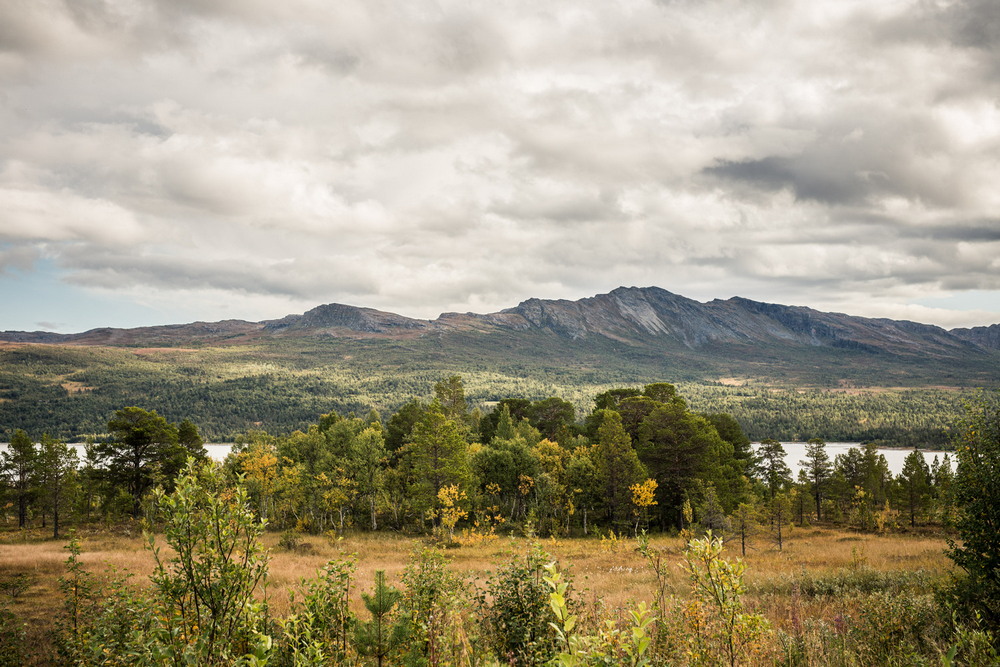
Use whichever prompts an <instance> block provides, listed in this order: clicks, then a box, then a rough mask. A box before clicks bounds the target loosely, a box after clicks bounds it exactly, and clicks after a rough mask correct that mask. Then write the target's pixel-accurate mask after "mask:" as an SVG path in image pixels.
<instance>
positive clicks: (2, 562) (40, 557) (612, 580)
mask: <svg viewBox="0 0 1000 667" xmlns="http://www.w3.org/2000/svg"><path fill="white" fill-rule="evenodd" d="M129 532H131V533H132V534H131V535H129V534H128V533H129ZM78 537H79V540H80V545H81V548H82V554H81V561H82V562H83V564H84V566H85V568H86V569H87V570H88V571H90V572H94V573H110V572H117V573H119V574H121V573H123V572H129V573H132V574H133V575H135V576H134V579H133V580H134V582H135V583H136V584H137V585H138V586H140V587H141V586H144V585H147V582H148V576H149V575H150V573H152V571H153V568H154V561H153V558H152V555H151V552H150V551H149V549H148V548H145V541H144V539H143V537H142V535H141V534H139V531H138V530H132V531H128V530H125V531H122V530H118V531H115V532H114V533H112V532H109V531H106V530H97V529H92V530H87V529H85V530H82V531H80V533H79V535H78ZM0 540H2V542H0V582H3V584H4V591H3V592H2V593H0V595H3V596H4V598H5V601H6V604H7V605H8V608H9V609H10V610H11V611H12V612H14V613H15V615H16V616H17V617H18V618H20V619H22V620H23V621H24V622H26V623H27V642H26V645H27V646H28V647H30V649H31V650H30V653H31V654H32V656H33V660H34V664H46V661H47V660H48V659H49V658H50V657H51V650H52V648H51V647H52V632H53V630H54V628H55V625H54V623H55V619H56V616H57V614H58V612H59V610H60V609H61V608H62V605H63V602H62V597H61V594H60V590H59V578H60V577H61V576H64V574H65V567H64V561H65V560H66V557H67V555H68V554H67V551H66V549H65V548H64V547H65V542H63V541H54V540H47V539H43V537H42V535H41V534H32V533H31V531H27V532H15V531H9V532H5V533H3V534H2V536H0ZM159 541H160V542H162V539H161V540H159ZM295 541H296V542H297V544H295V545H294V546H293V547H292V548H288V545H287V537H286V536H283V535H282V534H280V533H276V532H269V533H265V534H264V536H263V543H264V546H265V547H266V548H267V549H268V551H269V557H270V567H269V571H270V574H269V578H268V584H267V586H266V589H265V590H264V591H263V592H262V593H263V594H264V595H266V597H267V600H268V603H269V613H270V614H271V615H272V616H274V617H276V618H282V617H285V616H287V615H288V614H289V613H290V611H291V606H290V604H289V601H290V599H291V598H292V596H293V595H295V596H296V597H298V598H301V595H302V584H303V581H304V580H307V579H312V578H314V577H316V576H317V573H318V572H319V571H320V568H322V567H323V566H324V565H325V564H326V563H327V562H329V561H331V560H337V559H344V558H353V559H356V564H357V568H356V570H355V572H354V576H353V580H352V582H351V588H352V590H351V595H350V599H351V602H350V605H351V609H352V611H353V612H354V613H355V614H357V615H359V616H361V615H362V614H363V613H364V607H363V604H362V600H361V595H360V594H361V592H365V591H371V590H372V588H373V585H374V582H375V572H376V571H377V570H382V571H385V573H386V580H387V582H388V583H389V584H391V585H395V586H397V587H401V580H400V578H401V575H402V573H403V571H404V569H405V568H406V566H407V564H408V563H409V562H410V561H411V559H412V558H413V556H414V553H415V552H417V551H419V550H420V549H423V548H426V547H428V546H430V545H431V541H430V539H429V538H426V537H424V538H421V537H407V536H403V535H398V534H392V533H357V534H348V535H346V536H341V537H327V536H316V535H302V536H298V537H297V539H296V540H295ZM471 542H474V543H467V544H463V545H461V546H455V547H453V548H448V549H445V550H444V553H445V556H446V558H447V559H448V561H449V565H448V567H449V569H450V570H451V571H452V572H454V573H456V574H458V575H459V576H460V577H461V578H462V579H463V580H464V581H465V582H466V583H465V588H466V590H467V591H470V595H471V591H473V590H474V589H476V588H482V587H483V586H484V585H485V583H486V581H487V579H488V578H489V576H490V574H491V573H492V572H494V571H496V570H497V568H498V567H502V566H504V565H506V564H509V563H510V562H512V561H516V560H518V559H523V558H524V557H525V555H526V554H527V553H528V551H529V549H530V548H531V547H532V545H537V547H540V548H541V549H542V550H543V551H544V552H545V553H546V554H547V557H548V558H551V559H552V560H555V561H558V563H559V566H560V569H561V570H562V571H563V572H566V573H568V574H569V575H570V576H571V577H572V579H573V582H574V583H573V588H574V590H575V597H576V598H577V599H578V600H579V602H580V603H581V604H582V607H581V609H582V610H583V611H582V613H581V616H583V617H587V616H588V615H589V616H591V617H592V618H593V619H595V620H596V619H597V618H599V617H600V618H615V619H619V620H622V619H624V618H626V610H627V609H633V608H635V607H636V605H637V603H639V602H646V603H647V604H649V605H651V604H653V602H654V598H655V596H656V594H657V593H656V592H657V590H658V589H659V588H660V587H661V586H662V587H663V588H664V589H665V592H666V593H667V594H669V595H672V596H676V597H677V598H678V599H681V600H683V599H687V598H688V597H689V596H690V580H689V576H688V574H687V573H686V572H685V571H684V569H683V567H682V564H683V562H684V561H683V556H682V552H683V551H684V547H685V543H684V539H683V538H681V537H678V536H674V537H670V536H655V537H652V538H650V546H651V547H652V550H653V552H654V553H656V554H658V555H659V556H660V557H662V562H663V563H664V565H665V567H664V568H663V569H662V571H661V574H662V575H663V577H662V579H661V580H660V581H658V580H657V576H656V574H655V573H654V571H653V569H652V568H651V566H650V562H649V561H648V560H647V559H646V558H645V557H644V556H643V555H642V554H641V553H640V552H639V550H638V549H637V541H636V540H635V539H633V538H630V537H620V536H613V535H612V536H609V535H603V536H594V537H591V538H566V539H555V538H544V539H541V538H538V539H529V538H525V537H496V538H493V539H481V538H479V539H475V540H471ZM283 545H284V546H283ZM945 549H946V543H945V539H944V537H943V535H941V534H920V533H915V534H885V535H876V534H864V533H857V532H853V531H848V530H843V529H838V528H831V527H821V526H817V527H808V526H807V527H795V528H792V529H791V530H790V531H789V532H788V534H787V535H786V537H785V539H784V541H783V545H782V548H781V550H779V549H778V548H777V546H776V545H775V544H773V543H772V542H771V541H770V540H769V539H768V538H767V537H766V536H765V535H759V536H758V537H757V538H756V539H754V540H752V541H751V542H750V543H749V544H748V546H747V553H746V556H745V557H741V556H740V545H739V542H738V541H731V542H729V543H727V545H726V548H725V551H724V558H725V559H726V560H728V561H731V562H735V561H737V560H738V559H742V561H743V562H745V563H746V566H747V569H746V574H745V593H744V595H743V600H744V604H745V605H746V609H747V610H748V611H750V612H755V613H760V614H762V615H763V616H764V617H765V618H766V619H767V620H768V621H769V622H770V623H771V625H772V627H773V628H774V629H775V630H777V631H779V632H780V633H782V635H783V636H786V637H792V638H794V637H796V636H797V635H803V633H805V632H807V631H808V630H809V628H813V627H816V626H817V624H825V625H826V626H829V627H831V628H836V627H843V625H844V624H845V623H851V622H858V621H864V619H860V618H859V617H860V616H861V615H863V614H864V613H865V606H866V604H865V603H866V600H867V598H866V596H870V595H877V594H880V593H891V594H893V595H899V596H901V597H903V598H906V597H907V596H910V597H914V596H916V597H920V596H924V597H926V596H927V595H928V594H929V593H930V592H932V591H933V590H934V589H935V588H936V587H938V586H940V585H942V584H944V583H946V582H947V581H948V580H949V578H950V575H951V573H952V571H953V568H954V565H953V563H952V562H951V561H950V560H949V559H948V558H947V556H946V555H945ZM14 582H20V590H16V589H17V588H18V586H17V585H15V583H14ZM869 606H870V605H869ZM850 619H854V621H851V620H850ZM774 650H778V649H777V648H774ZM772 658H774V656H773V655H772ZM817 664H821V663H817Z"/></svg>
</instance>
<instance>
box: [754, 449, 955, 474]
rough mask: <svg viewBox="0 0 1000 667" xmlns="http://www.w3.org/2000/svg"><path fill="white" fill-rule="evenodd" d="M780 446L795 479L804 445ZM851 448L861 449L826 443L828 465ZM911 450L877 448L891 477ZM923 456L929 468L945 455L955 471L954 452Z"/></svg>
mask: <svg viewBox="0 0 1000 667" xmlns="http://www.w3.org/2000/svg"><path fill="white" fill-rule="evenodd" d="M759 444H760V443H756V442H755V443H753V447H754V448H755V449H756V447H757V446H758V445H759ZM781 446H782V447H784V448H785V463H787V464H788V467H789V468H791V469H792V479H797V478H798V474H799V469H800V468H801V467H802V466H800V465H799V461H804V460H805V458H806V443H804V442H783V443H781ZM851 447H857V448H858V449H860V448H861V443H860V442H828V443H826V453H827V456H829V457H830V463H833V459H834V458H836V456H837V455H838V454H846V453H847V450H848V449H850V448H851ZM912 451H913V450H912V449H887V448H883V447H879V448H878V453H879V454H881V455H882V456H884V457H885V460H886V462H887V463H888V464H889V470H891V471H892V474H893V475H898V474H899V473H901V472H902V471H903V462H904V461H905V460H906V457H907V456H909V455H910V452H912ZM920 451H921V453H922V454H923V455H924V460H926V461H927V465H928V466H929V465H930V464H931V462H932V461H933V460H934V457H935V456H936V457H938V460H939V461H940V460H941V459H942V458H943V457H944V455H945V454H948V455H949V456H950V457H951V466H952V470H954V469H955V452H942V451H938V450H931V449H922V450H920Z"/></svg>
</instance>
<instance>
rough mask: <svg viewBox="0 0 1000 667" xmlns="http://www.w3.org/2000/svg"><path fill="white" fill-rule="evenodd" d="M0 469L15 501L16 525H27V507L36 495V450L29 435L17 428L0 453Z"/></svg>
mask: <svg viewBox="0 0 1000 667" xmlns="http://www.w3.org/2000/svg"><path fill="white" fill-rule="evenodd" d="M0 470H2V471H3V473H4V476H6V477H7V479H8V480H9V481H8V484H9V485H10V487H11V488H12V490H13V495H14V498H15V500H16V502H17V527H18V528H25V527H27V525H28V507H29V506H30V505H31V501H32V499H33V498H34V497H35V495H36V489H35V484H36V478H37V474H38V450H37V449H35V443H34V442H33V441H32V439H31V437H30V436H29V435H28V434H27V433H25V432H24V431H22V430H21V429H17V430H16V431H14V435H13V436H12V437H11V439H10V444H9V445H8V447H7V451H5V452H3V453H2V455H0Z"/></svg>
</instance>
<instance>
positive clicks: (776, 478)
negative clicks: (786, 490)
mask: <svg viewBox="0 0 1000 667" xmlns="http://www.w3.org/2000/svg"><path fill="white" fill-rule="evenodd" d="M756 458H757V461H756V472H757V477H759V478H760V479H761V480H763V482H764V484H765V485H767V491H768V494H769V496H770V497H771V498H772V499H773V498H774V496H775V494H777V493H778V491H779V490H781V488H782V487H783V486H787V485H788V484H790V483H791V481H792V471H791V469H789V467H788V464H787V463H785V448H784V447H782V446H781V443H780V442H778V441H777V440H772V439H770V438H765V439H764V440H761V441H760V447H759V448H758V449H757V456H756Z"/></svg>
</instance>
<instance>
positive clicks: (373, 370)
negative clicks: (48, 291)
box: [0, 287, 1000, 445]
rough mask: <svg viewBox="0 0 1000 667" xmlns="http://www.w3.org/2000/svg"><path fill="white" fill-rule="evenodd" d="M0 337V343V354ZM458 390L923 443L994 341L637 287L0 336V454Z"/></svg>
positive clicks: (209, 429)
mask: <svg viewBox="0 0 1000 667" xmlns="http://www.w3.org/2000/svg"><path fill="white" fill-rule="evenodd" d="M4 341H6V342H4ZM456 374H457V375H460V376H462V377H463V379H464V381H465V386H466V395H467V397H468V398H469V400H470V401H471V403H472V404H473V405H475V406H479V407H480V408H481V409H484V410H488V409H489V406H490V405H491V404H494V403H495V402H496V401H498V400H500V399H501V398H505V397H520V398H528V399H531V400H537V399H541V398H545V397H548V396H559V397H561V398H564V399H566V400H570V401H572V402H573V404H574V405H575V406H576V408H577V410H578V415H584V414H586V412H587V411H589V410H590V409H591V408H592V401H593V397H594V396H596V395H597V394H598V393H600V392H602V391H606V390H607V389H610V388H613V387H621V386H641V385H642V384H646V383H650V382H672V383H675V384H677V385H678V387H679V388H680V389H682V391H683V392H684V394H685V396H686V397H688V398H689V400H690V401H691V405H692V406H695V407H697V409H699V410H703V411H706V412H720V411H721V412H728V413H730V414H732V415H733V416H734V417H736V418H737V419H738V420H739V421H740V423H741V424H742V425H743V427H744V429H746V431H747V433H748V434H750V435H751V437H755V438H760V437H777V438H786V439H796V438H806V439H807V438H810V437H817V436H819V437H824V438H827V439H838V438H839V439H843V440H853V441H862V440H873V441H879V442H893V443H896V444H905V445H912V444H922V445H926V444H927V443H937V444H942V443H944V442H946V441H947V438H946V436H945V431H946V425H947V424H948V423H950V422H951V420H953V419H955V418H957V417H958V416H959V415H960V413H961V410H962V401H963V400H965V399H966V398H967V397H968V396H969V393H968V391H967V390H975V389H977V388H982V387H985V388H997V387H998V386H1000V326H998V325H993V326H990V327H977V328H973V329H953V330H951V331H947V330H945V329H942V328H940V327H936V326H931V325H927V324H919V323H916V322H907V321H897V320H889V319H872V318H863V317H853V316H850V315H843V314H839V313H825V312H820V311H817V310H814V309H811V308H805V307H799V306H783V305H776V304H770V303H761V302H758V301H751V300H749V299H744V298H731V299H726V300H714V301H709V302H705V303H702V302H698V301H695V300H692V299H688V298H685V297H683V296H679V295H677V294H672V293H670V292H668V291H666V290H663V289H659V288H656V287H646V288H637V287H620V288H618V289H615V290H612V291H611V292H609V293H608V294H601V295H597V296H594V297H590V298H586V299H580V300H578V301H566V300H544V299H528V300H527V301H523V302H522V303H520V304H518V305H517V306H514V307H513V308H508V309H506V310H501V311H500V312H496V313H488V314H476V313H445V314H443V315H441V316H439V317H437V318H436V319H433V320H421V319H413V318H408V317H403V316H401V315H397V314H393V313H387V312H382V311H379V310H374V309H371V308H363V307H357V306H349V305H343V304H336V303H334V304H326V305H322V306H317V307H316V308H313V309H311V310H309V311H307V312H305V313H302V314H299V315H288V316H286V317H283V318H280V319H276V320H266V321H262V322H247V321H243V320H223V321H219V322H194V323H190V324H176V325H170V326H155V327H141V328H133V329H114V328H100V329H92V330H90V331H86V332H83V333H77V334H54V333H46V332H17V331H13V332H11V331H8V332H4V333H0V439H2V438H3V437H4V434H7V435H8V436H9V433H10V432H11V431H12V429H13V428H24V429H25V430H27V431H29V432H31V433H46V432H47V433H50V434H53V435H58V436H59V437H67V438H70V437H82V435H85V434H95V433H97V434H99V433H102V432H103V430H104V428H105V425H106V424H107V421H108V419H109V418H110V416H111V415H112V414H113V413H114V411H115V410H117V409H119V408H121V407H123V406H127V405H137V406H141V407H144V408H147V409H151V408H152V409H157V410H159V411H160V413H161V414H163V415H164V416H166V417H167V418H168V419H171V420H173V421H180V420H182V419H187V418H189V419H191V420H192V421H193V422H194V423H196V424H198V426H199V428H201V429H203V432H204V433H206V434H207V435H209V436H210V437H213V438H216V439H227V438H231V437H235V435H234V434H238V433H243V432H246V431H247V430H248V429H258V428H260V429H264V430H268V431H269V432H277V433H280V432H287V431H290V430H292V429H297V428H306V427H307V426H308V425H309V424H310V423H314V422H315V420H316V419H317V418H318V416H319V415H321V414H325V413H327V412H329V411H331V410H335V411H337V412H338V413H339V414H349V413H351V412H354V413H356V414H365V413H366V412H367V411H368V410H370V409H371V408H373V407H374V408H376V409H378V410H379V411H381V412H383V413H384V414H390V413H391V411H392V410H395V409H397V408H398V407H399V406H400V405H402V404H403V403H405V402H406V401H408V400H410V399H411V398H414V397H426V396H427V394H428V392H429V391H430V389H431V387H433V386H434V383H435V382H437V381H439V380H440V379H442V378H444V377H449V376H451V375H456Z"/></svg>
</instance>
